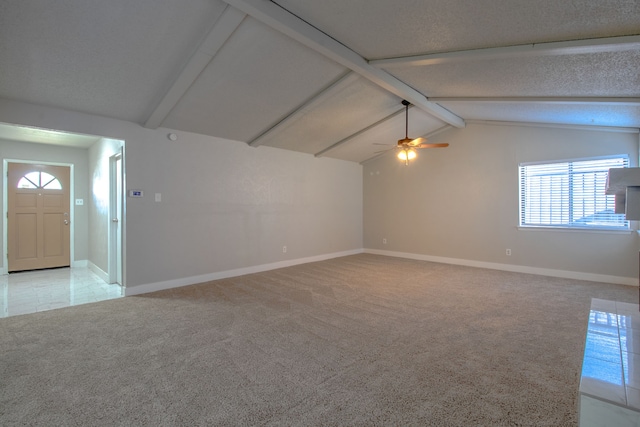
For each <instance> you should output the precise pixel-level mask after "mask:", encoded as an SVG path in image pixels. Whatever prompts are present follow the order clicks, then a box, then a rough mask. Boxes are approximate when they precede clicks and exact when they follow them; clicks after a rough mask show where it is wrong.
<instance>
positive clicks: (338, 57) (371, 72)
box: [225, 0, 465, 128]
mask: <svg viewBox="0 0 640 427" xmlns="http://www.w3.org/2000/svg"><path fill="white" fill-rule="evenodd" d="M225 2H226V3H228V4H230V5H231V6H233V7H235V8H237V9H240V10H241V11H243V12H244V13H246V14H247V15H250V16H251V17H253V18H255V19H257V20H258V21H260V22H262V23H263V24H266V25H268V26H270V27H271V28H273V29H275V30H277V31H280V32H281V33H283V34H285V35H287V36H289V37H291V38H292V39H294V40H295V41H297V42H299V43H301V44H302V45H304V46H306V47H308V48H310V49H313V50H314V51H316V52H318V53H320V54H322V55H324V56H325V57H327V58H329V59H331V60H332V61H335V62H337V63H338V64H340V65H342V66H344V67H346V68H349V69H350V70H353V71H355V72H356V73H358V74H360V75H361V76H362V77H364V78H366V79H368V80H369V81H371V82H372V83H374V84H376V85H378V86H380V87H381V88H383V89H385V90H387V91H388V92H391V93H393V94H394V95H396V96H398V97H400V98H402V99H406V100H407V101H409V102H410V103H412V104H413V105H415V106H416V107H418V108H420V109H421V110H423V111H425V112H426V113H428V114H430V115H432V116H434V117H436V118H438V119H440V120H442V121H443V122H445V123H448V124H450V125H453V126H455V127H457V128H463V127H464V126H465V123H464V120H463V119H462V118H461V117H459V116H457V115H455V114H453V113H452V112H451V111H449V110H447V109H446V108H443V107H441V106H440V105H438V104H436V103H434V102H431V101H429V100H428V99H427V98H426V97H425V96H424V95H423V94H422V93H420V92H418V91H417V90H415V89H414V88H412V87H411V86H409V85H407V84H406V83H404V82H402V81H400V80H398V79H397V78H396V77H394V76H393V75H391V74H389V73H387V72H386V71H384V70H382V69H380V68H377V67H374V66H373V65H370V64H369V62H368V61H367V60H366V59H364V58H363V57H362V56H360V55H359V54H358V53H356V52H354V51H353V50H351V49H350V48H348V47H347V46H345V45H343V44H342V43H340V42H338V41H337V40H335V39H333V38H331V37H330V36H328V35H327V34H325V33H323V32H322V31H320V30H318V29H317V28H315V27H313V26H312V25H311V24H309V23H307V22H306V21H303V20H302V19H300V18H299V17H297V16H295V15H294V14H292V13H291V12H289V11H287V10H286V9H284V8H282V7H281V6H279V5H278V4H276V3H274V2H270V1H264V0H225Z"/></svg>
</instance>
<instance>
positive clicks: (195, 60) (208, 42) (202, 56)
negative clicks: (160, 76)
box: [144, 6, 246, 129]
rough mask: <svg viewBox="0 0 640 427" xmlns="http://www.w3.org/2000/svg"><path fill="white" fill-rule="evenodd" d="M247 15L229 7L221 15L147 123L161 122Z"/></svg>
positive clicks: (147, 125) (154, 124)
mask: <svg viewBox="0 0 640 427" xmlns="http://www.w3.org/2000/svg"><path fill="white" fill-rule="evenodd" d="M245 16H246V15H245V14H244V13H241V12H240V11H238V10H237V9H235V8H233V7H229V6H227V8H226V9H225V10H224V11H223V12H222V15H221V16H220V18H219V19H218V21H216V23H215V24H214V26H213V27H212V28H211V30H209V34H207V36H206V37H205V38H204V40H202V42H201V43H200V46H198V50H197V51H196V52H194V54H193V56H192V57H191V58H190V59H189V60H188V61H187V63H186V64H185V66H184V67H183V68H182V71H180V74H178V76H177V77H176V78H175V79H174V81H173V83H172V84H171V87H170V88H169V89H168V90H167V92H166V93H165V94H164V96H163V97H162V100H161V101H160V102H159V103H158V105H156V107H155V109H154V110H153V112H152V113H151V115H150V116H149V118H148V119H147V120H146V122H145V124H144V126H145V127H148V128H151V129H156V128H157V127H158V126H160V125H161V124H162V122H163V121H164V119H165V118H166V117H167V116H168V115H169V113H170V112H171V110H172V109H173V108H174V107H175V106H176V104H177V103H178V101H180V99H181V98H182V96H183V95H184V94H185V93H186V92H187V90H189V88H190V87H191V85H192V84H193V82H194V81H195V80H196V79H197V78H198V76H199V75H200V73H202V71H203V70H204V69H205V68H206V67H207V66H208V65H209V63H210V62H211V61H212V60H213V58H214V57H215V56H216V54H217V53H218V50H220V48H221V47H222V46H223V45H224V43H225V42H226V41H227V40H228V39H229V37H231V34H233V32H234V31H235V30H236V28H238V27H239V26H240V23H241V22H242V21H243V20H244V17H245Z"/></svg>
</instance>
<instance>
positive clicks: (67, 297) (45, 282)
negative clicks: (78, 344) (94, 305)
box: [0, 268, 124, 317]
mask: <svg viewBox="0 0 640 427" xmlns="http://www.w3.org/2000/svg"><path fill="white" fill-rule="evenodd" d="M123 294H124V292H123V288H122V287H121V286H119V285H116V284H112V285H110V284H107V283H106V282H104V281H103V280H102V279H100V278H99V277H98V276H97V275H96V274H94V273H93V272H92V271H91V270H89V269H88V268H58V269H51V270H38V271H25V272H20V273H12V274H8V275H3V276H0V309H1V311H0V317H10V316H17V315H20V314H28V313H35V312H38V311H45V310H52V309H55V308H62V307H69V306H72V305H80V304H86V303H90V302H97V301H103V300H107V299H112V298H119V297H122V296H123Z"/></svg>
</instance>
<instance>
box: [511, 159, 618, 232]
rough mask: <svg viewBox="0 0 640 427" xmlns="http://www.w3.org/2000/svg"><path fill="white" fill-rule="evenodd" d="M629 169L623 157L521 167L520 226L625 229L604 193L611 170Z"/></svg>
mask: <svg viewBox="0 0 640 427" xmlns="http://www.w3.org/2000/svg"><path fill="white" fill-rule="evenodd" d="M623 167H624V168H626V167H629V158H628V157H627V156H625V155H621V156H617V157H610V158H597V159H585V160H572V161H563V162H554V163H536V164H521V165H520V225H521V226H525V227H526V226H531V227H558V228H567V227H568V228H599V229H602V228H605V229H628V228H629V222H628V221H626V220H625V219H624V214H615V213H614V208H615V197H614V196H613V195H607V194H605V189H606V185H607V175H608V172H609V169H610V168H623Z"/></svg>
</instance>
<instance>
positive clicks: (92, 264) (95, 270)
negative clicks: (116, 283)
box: [87, 261, 109, 283]
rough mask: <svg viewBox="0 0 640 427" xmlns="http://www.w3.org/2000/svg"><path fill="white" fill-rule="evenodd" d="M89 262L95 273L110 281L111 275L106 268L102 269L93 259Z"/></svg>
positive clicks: (107, 281)
mask: <svg viewBox="0 0 640 427" xmlns="http://www.w3.org/2000/svg"><path fill="white" fill-rule="evenodd" d="M87 264H88V265H87V267H88V268H89V270H91V271H92V272H93V273H95V275H96V276H98V277H99V278H100V279H102V280H104V281H105V282H106V283H109V275H108V274H107V273H106V272H105V271H104V270H102V269H101V268H100V267H98V266H97V265H95V264H94V263H92V262H91V261H88V262H87Z"/></svg>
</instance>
